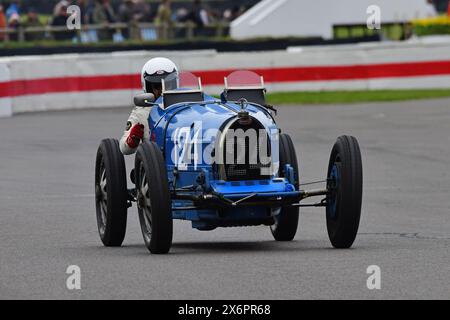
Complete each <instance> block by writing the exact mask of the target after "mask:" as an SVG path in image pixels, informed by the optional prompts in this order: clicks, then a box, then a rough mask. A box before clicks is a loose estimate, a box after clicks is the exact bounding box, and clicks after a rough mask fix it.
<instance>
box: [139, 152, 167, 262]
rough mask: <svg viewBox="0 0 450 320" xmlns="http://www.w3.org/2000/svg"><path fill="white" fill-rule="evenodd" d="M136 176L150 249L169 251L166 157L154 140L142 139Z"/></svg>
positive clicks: (146, 239)
mask: <svg viewBox="0 0 450 320" xmlns="http://www.w3.org/2000/svg"><path fill="white" fill-rule="evenodd" d="M135 177H136V188H137V200H138V212H139V221H140V224H141V230H142V235H143V237H144V242H145V245H146V246H147V248H148V249H149V250H150V252H151V253H154V254H163V253H168V252H169V250H170V247H171V245H172V232H173V221H172V206H171V198H170V192H169V185H168V182H167V171H166V166H165V163H164V158H163V155H162V153H161V151H160V150H159V148H158V146H157V145H156V144H154V143H143V144H141V145H140V146H139V148H138V150H137V153H136V161H135Z"/></svg>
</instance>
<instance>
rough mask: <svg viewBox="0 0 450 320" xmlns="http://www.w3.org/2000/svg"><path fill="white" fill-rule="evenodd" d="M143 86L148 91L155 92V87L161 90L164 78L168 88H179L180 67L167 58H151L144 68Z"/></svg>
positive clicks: (142, 75) (142, 74)
mask: <svg viewBox="0 0 450 320" xmlns="http://www.w3.org/2000/svg"><path fill="white" fill-rule="evenodd" d="M141 79H142V88H143V89H144V92H146V93H153V89H154V88H155V89H158V90H161V88H162V80H164V85H165V89H166V90H173V89H176V88H178V68H177V66H176V65H175V63H173V62H172V61H171V60H169V59H166V58H153V59H150V60H149V61H148V62H147V63H146V64H145V65H144V67H143V68H142V73H141Z"/></svg>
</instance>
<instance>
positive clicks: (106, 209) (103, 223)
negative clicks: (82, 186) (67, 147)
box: [95, 139, 128, 247]
mask: <svg viewBox="0 0 450 320" xmlns="http://www.w3.org/2000/svg"><path fill="white" fill-rule="evenodd" d="M95 207H96V213H97V226H98V232H99V235H100V239H101V240H102V242H103V244H104V245H105V246H107V247H117V246H121V245H122V242H123V239H124V238H125V232H126V228H127V210H128V206H127V180H126V170H125V161H124V157H123V155H122V153H121V152H120V148H119V142H118V141H117V140H114V139H105V140H103V141H102V142H101V143H100V146H99V148H98V151H97V158H96V161H95Z"/></svg>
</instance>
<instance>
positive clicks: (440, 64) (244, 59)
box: [0, 41, 450, 116]
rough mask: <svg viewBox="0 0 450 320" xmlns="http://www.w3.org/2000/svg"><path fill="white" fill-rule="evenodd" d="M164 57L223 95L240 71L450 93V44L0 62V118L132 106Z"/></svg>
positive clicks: (279, 80) (307, 82) (306, 83)
mask: <svg viewBox="0 0 450 320" xmlns="http://www.w3.org/2000/svg"><path fill="white" fill-rule="evenodd" d="M155 56H166V57H168V58H171V59H173V60H174V61H175V63H177V64H178V65H179V66H180V68H181V69H182V70H189V71H192V72H193V73H195V74H196V75H198V76H200V77H201V78H202V82H203V84H204V85H205V87H206V91H207V92H210V93H216V94H218V93H219V92H220V90H221V88H223V79H224V77H225V76H226V75H228V74H229V73H230V72H231V71H233V70H236V69H250V70H254V71H256V72H258V73H260V74H262V75H263V76H264V78H265V81H266V84H267V88H268V90H269V91H292V90H342V89H344V90H351V89H400V88H402V89H404V88H406V89H415V88H450V41H438V42H436V43H422V42H417V43H397V44H380V43H376V44H361V45H343V46H319V47H304V48H290V49H289V50H286V51H273V52H247V53H217V52H215V51H212V50H208V51H191V52H126V53H123V52H122V53H109V54H84V55H79V54H68V55H53V56H35V57H12V58H3V59H0V116H8V115H11V114H14V113H20V112H28V111H44V110H61V109H75V108H99V107H120V106H127V105H131V103H132V100H133V96H134V95H135V94H136V93H137V92H139V91H140V90H141V88H140V86H141V82H140V77H139V72H140V69H141V67H142V66H143V65H144V63H145V62H146V61H147V60H148V59H150V58H152V57H155Z"/></svg>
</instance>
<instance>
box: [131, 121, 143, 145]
mask: <svg viewBox="0 0 450 320" xmlns="http://www.w3.org/2000/svg"><path fill="white" fill-rule="evenodd" d="M143 138H144V125H143V124H140V123H138V124H136V125H134V126H133V128H131V130H130V134H129V135H128V138H127V144H128V146H129V147H130V148H131V149H136V148H137V147H138V146H139V143H140V142H141V140H142V139H143Z"/></svg>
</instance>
